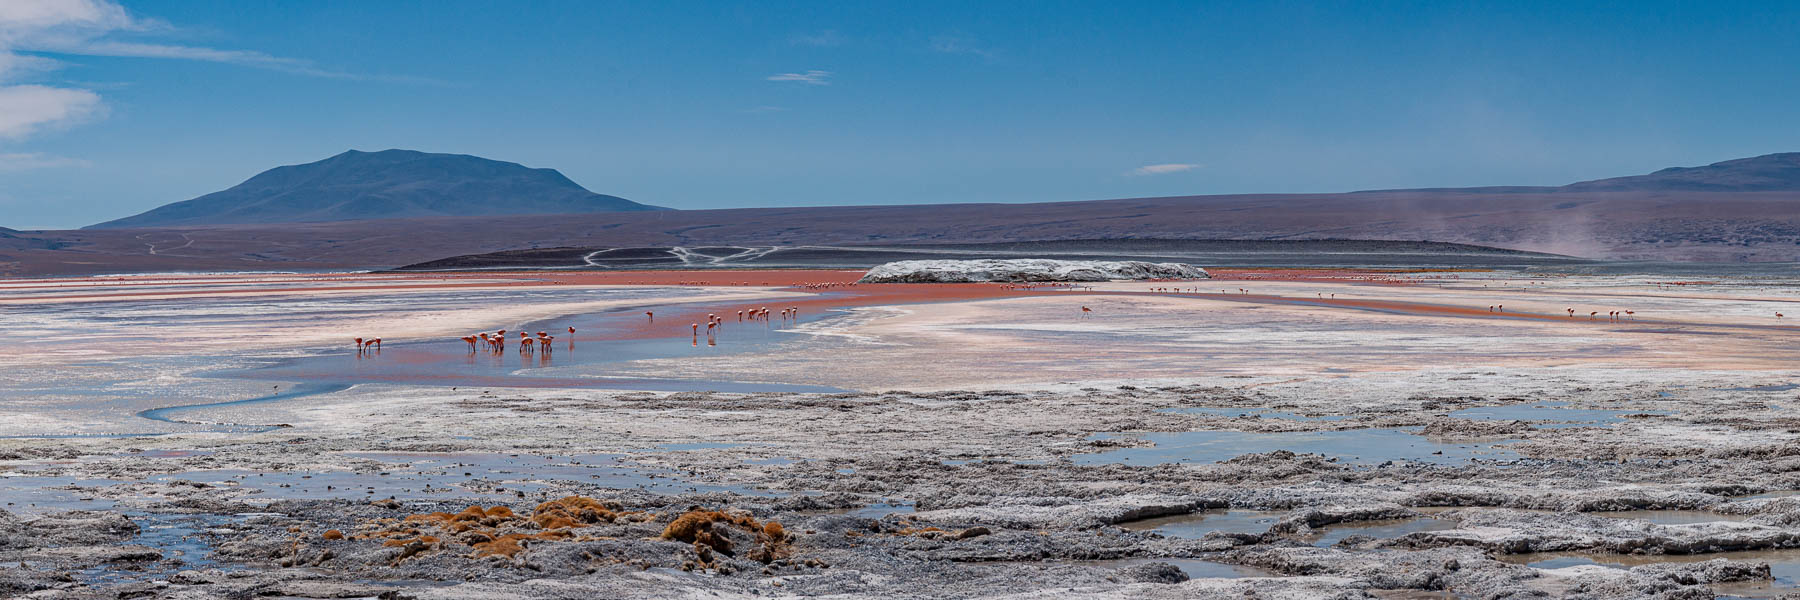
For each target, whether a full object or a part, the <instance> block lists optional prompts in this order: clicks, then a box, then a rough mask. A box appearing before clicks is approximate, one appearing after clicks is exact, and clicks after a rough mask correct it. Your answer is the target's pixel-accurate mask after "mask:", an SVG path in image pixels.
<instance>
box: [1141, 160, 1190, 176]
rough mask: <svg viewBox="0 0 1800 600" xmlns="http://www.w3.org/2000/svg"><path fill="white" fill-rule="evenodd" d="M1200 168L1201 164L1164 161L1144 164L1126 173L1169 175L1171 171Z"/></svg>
mask: <svg viewBox="0 0 1800 600" xmlns="http://www.w3.org/2000/svg"><path fill="white" fill-rule="evenodd" d="M1198 168H1200V165H1195V164H1187V163H1164V164H1160V165H1144V166H1141V167H1138V168H1136V169H1132V170H1130V171H1128V172H1126V173H1125V174H1126V175H1131V176H1133V177H1137V176H1143V175H1167V174H1169V173H1180V172H1182V171H1192V170H1194V169H1198Z"/></svg>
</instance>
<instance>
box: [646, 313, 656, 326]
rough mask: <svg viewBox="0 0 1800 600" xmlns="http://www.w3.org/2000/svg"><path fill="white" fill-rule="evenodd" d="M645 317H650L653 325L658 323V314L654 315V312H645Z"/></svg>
mask: <svg viewBox="0 0 1800 600" xmlns="http://www.w3.org/2000/svg"><path fill="white" fill-rule="evenodd" d="M644 316H645V317H648V318H649V319H650V322H651V323H655V322H656V313H653V312H650V311H647V310H646V311H644Z"/></svg>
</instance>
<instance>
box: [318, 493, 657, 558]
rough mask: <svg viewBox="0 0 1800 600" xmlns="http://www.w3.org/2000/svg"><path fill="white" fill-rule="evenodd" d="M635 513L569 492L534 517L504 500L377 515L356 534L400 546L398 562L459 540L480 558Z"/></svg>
mask: <svg viewBox="0 0 1800 600" xmlns="http://www.w3.org/2000/svg"><path fill="white" fill-rule="evenodd" d="M632 516H637V518H638V519H639V520H642V516H643V513H638V512H622V511H621V510H620V507H619V506H618V505H617V504H611V503H607V502H602V501H600V500H595V499H593V498H586V497H582V496H569V497H567V498H562V499H559V500H552V501H549V502H545V503H543V504H539V505H538V506H537V508H536V509H535V510H533V511H532V515H531V516H530V517H526V516H523V515H520V514H517V513H514V512H513V510H512V509H511V508H508V507H505V506H494V507H487V508H483V507H481V506H479V505H476V506H470V507H468V508H465V509H463V510H462V511H461V512H456V513H448V512H432V513H424V514H416V515H409V516H407V517H406V518H403V519H398V520H396V519H379V520H376V521H374V522H373V525H376V526H377V527H376V528H375V529H374V530H372V531H368V532H366V533H361V534H358V535H357V536H356V539H383V541H382V545H383V546H386V547H390V548H402V549H403V550H404V552H403V553H402V554H401V556H400V557H399V558H397V559H395V560H396V562H398V561H399V560H403V559H405V558H407V557H411V556H414V555H417V554H419V553H421V552H424V551H426V550H437V549H443V548H446V547H449V546H452V545H455V544H462V545H466V546H468V547H469V548H471V549H473V551H474V553H473V556H474V557H476V558H480V557H487V556H504V557H508V558H511V557H513V556H514V555H517V554H518V553H519V552H521V551H523V550H525V549H526V548H527V547H529V546H530V543H531V541H533V540H543V541H557V540H572V539H579V538H580V536H578V535H577V534H576V533H575V532H574V531H572V530H574V529H578V528H582V527H588V526H592V525H598V524H602V523H613V522H615V521H617V520H619V519H621V518H628V517H632ZM333 531H336V530H333ZM338 535H339V536H340V538H338V539H341V536H342V535H343V534H342V532H338ZM384 538H385V539H384ZM327 539H332V538H329V537H328V538H327Z"/></svg>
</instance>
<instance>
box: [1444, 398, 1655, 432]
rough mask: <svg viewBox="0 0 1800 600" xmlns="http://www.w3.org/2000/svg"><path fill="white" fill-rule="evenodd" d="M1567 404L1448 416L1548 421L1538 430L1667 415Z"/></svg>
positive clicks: (1488, 409)
mask: <svg viewBox="0 0 1800 600" xmlns="http://www.w3.org/2000/svg"><path fill="white" fill-rule="evenodd" d="M1568 406H1569V403H1567V402H1538V403H1535V404H1514V405H1511V406H1480V407H1476V408H1465V409H1462V410H1457V411H1451V412H1450V416H1451V417H1454V418H1458V419H1473V420H1477V421H1549V422H1547V423H1535V424H1533V425H1532V427H1534V428H1537V429H1561V428H1566V427H1592V426H1596V425H1611V424H1614V423H1621V422H1624V421H1625V415H1636V414H1653V415H1666V414H1669V413H1668V412H1666V411H1651V410H1609V409H1598V408H1568Z"/></svg>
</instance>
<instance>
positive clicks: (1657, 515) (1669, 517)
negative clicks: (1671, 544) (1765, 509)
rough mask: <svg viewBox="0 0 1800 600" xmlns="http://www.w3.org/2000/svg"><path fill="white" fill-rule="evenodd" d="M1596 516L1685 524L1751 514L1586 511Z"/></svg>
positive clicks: (1746, 516)
mask: <svg viewBox="0 0 1800 600" xmlns="http://www.w3.org/2000/svg"><path fill="white" fill-rule="evenodd" d="M1588 514H1591V515H1593V516H1596V517H1606V518H1608V519H1636V520H1639V521H1645V522H1649V523H1655V524H1657V525H1686V524H1689V523H1715V522H1718V521H1748V520H1750V517H1751V516H1752V515H1722V514H1719V513H1715V512H1710V511H1704V510H1621V511H1617V512H1598V513H1588Z"/></svg>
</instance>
